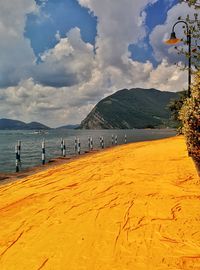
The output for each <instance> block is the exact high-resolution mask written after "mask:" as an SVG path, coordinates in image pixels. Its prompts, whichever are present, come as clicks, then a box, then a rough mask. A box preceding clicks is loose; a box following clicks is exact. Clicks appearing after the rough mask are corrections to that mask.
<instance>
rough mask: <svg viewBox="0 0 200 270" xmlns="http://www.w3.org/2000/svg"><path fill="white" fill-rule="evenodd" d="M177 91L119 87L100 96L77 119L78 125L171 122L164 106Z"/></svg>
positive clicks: (112, 126) (102, 126) (115, 126)
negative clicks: (84, 114) (85, 112)
mask: <svg viewBox="0 0 200 270" xmlns="http://www.w3.org/2000/svg"><path fill="white" fill-rule="evenodd" d="M177 97H178V93H172V92H163V91H159V90H156V89H141V88H135V89H130V90H128V89H123V90H120V91H118V92H116V93H114V94H113V95H111V96H108V97H106V98H104V99H103V100H101V101H100V102H99V103H98V104H97V105H96V106H95V107H94V108H93V110H92V111H91V112H90V113H89V114H88V116H87V117H86V118H85V119H84V120H83V121H82V122H81V125H80V128H82V129H131V128H154V127H167V126H174V123H172V121H171V120H170V111H169V110H168V108H167V105H168V104H169V102H170V100H172V99H176V98H177Z"/></svg>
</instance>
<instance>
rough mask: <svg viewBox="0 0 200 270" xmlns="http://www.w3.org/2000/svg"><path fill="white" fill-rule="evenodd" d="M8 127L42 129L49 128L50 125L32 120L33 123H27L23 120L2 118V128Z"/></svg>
mask: <svg viewBox="0 0 200 270" xmlns="http://www.w3.org/2000/svg"><path fill="white" fill-rule="evenodd" d="M6 129H12V130H20V129H22V130H25V129H28V130H35V129H39V130H41V129H49V127H47V126H45V125H43V124H41V123H38V122H31V123H28V124H26V123H24V122H22V121H18V120H12V119H6V118H2V119H0V130H6Z"/></svg>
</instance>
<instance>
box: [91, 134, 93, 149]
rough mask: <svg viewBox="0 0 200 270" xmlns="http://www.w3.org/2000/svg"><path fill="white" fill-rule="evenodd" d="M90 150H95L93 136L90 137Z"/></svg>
mask: <svg viewBox="0 0 200 270" xmlns="http://www.w3.org/2000/svg"><path fill="white" fill-rule="evenodd" d="M90 150H91V151H92V150H93V138H92V137H91V138H90Z"/></svg>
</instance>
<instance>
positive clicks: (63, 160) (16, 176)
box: [0, 135, 179, 186]
mask: <svg viewBox="0 0 200 270" xmlns="http://www.w3.org/2000/svg"><path fill="white" fill-rule="evenodd" d="M177 136H179V135H173V136H170V137H166V138H161V139H151V140H142V141H137V142H128V143H126V144H118V145H111V146H108V147H106V148H104V149H101V148H98V149H94V150H92V151H85V152H84V153H81V155H78V154H77V155H75V154H74V155H72V156H66V157H62V156H58V157H55V158H51V159H50V160H49V161H48V162H46V163H45V165H42V164H40V165H36V166H33V167H29V168H26V169H23V170H21V171H19V172H5V173H4V172H0V186H1V185H4V184H7V183H10V182H13V181H17V180H20V179H23V178H25V177H28V176H31V175H34V174H36V173H39V172H43V171H46V170H48V169H51V168H54V167H57V166H60V165H63V164H68V163H71V162H73V161H75V160H78V159H81V158H84V157H88V156H91V155H95V154H96V153H99V152H104V151H106V150H110V149H113V148H116V147H120V146H124V145H130V144H137V143H142V142H151V141H159V140H167V139H170V138H174V137H177Z"/></svg>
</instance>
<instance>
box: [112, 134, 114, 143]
mask: <svg viewBox="0 0 200 270" xmlns="http://www.w3.org/2000/svg"><path fill="white" fill-rule="evenodd" d="M113 144H114V135H113V134H112V145H113Z"/></svg>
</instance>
